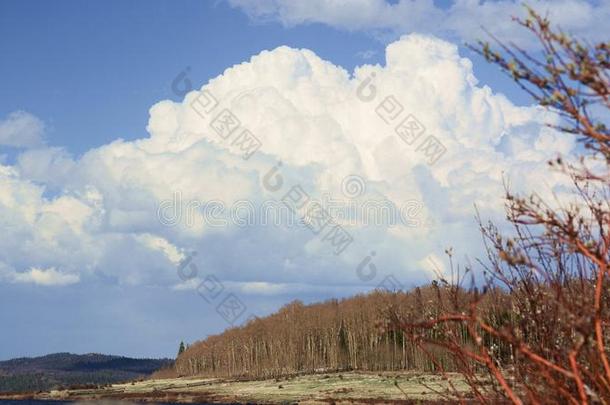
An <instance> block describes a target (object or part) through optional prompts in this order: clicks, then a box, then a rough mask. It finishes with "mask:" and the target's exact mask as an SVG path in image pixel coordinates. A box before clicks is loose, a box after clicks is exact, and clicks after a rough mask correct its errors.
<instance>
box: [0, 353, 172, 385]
mask: <svg viewBox="0 0 610 405" xmlns="http://www.w3.org/2000/svg"><path fill="white" fill-rule="evenodd" d="M172 363H173V360H169V359H132V358H128V357H120V356H107V355H103V354H93V353H92V354H83V355H78V354H70V353H56V354H49V355H47V356H42V357H32V358H27V357H24V358H19V359H13V360H7V361H0V392H24V391H46V390H49V389H54V388H60V387H70V386H77V385H81V386H82V385H103V384H112V383H117V382H121V381H129V380H132V379H136V378H139V377H144V376H148V375H150V374H152V373H153V372H154V371H156V370H158V369H160V368H163V367H167V366H169V365H171V364H172Z"/></svg>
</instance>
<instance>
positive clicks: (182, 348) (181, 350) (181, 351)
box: [178, 342, 185, 356]
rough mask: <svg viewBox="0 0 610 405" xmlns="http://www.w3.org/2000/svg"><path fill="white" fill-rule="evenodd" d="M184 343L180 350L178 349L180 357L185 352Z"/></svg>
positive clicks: (181, 343)
mask: <svg viewBox="0 0 610 405" xmlns="http://www.w3.org/2000/svg"><path fill="white" fill-rule="evenodd" d="M184 350H185V349H184V342H180V348H179V349H178V356H180V355H181V354H182V353H183V352H184Z"/></svg>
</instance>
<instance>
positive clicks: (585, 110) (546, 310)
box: [390, 9, 610, 404]
mask: <svg viewBox="0 0 610 405" xmlns="http://www.w3.org/2000/svg"><path fill="white" fill-rule="evenodd" d="M528 11H529V17H528V18H527V19H525V20H522V19H515V20H516V23H518V24H521V25H522V26H523V27H524V28H525V29H527V30H529V31H530V32H531V33H532V34H533V35H534V36H535V37H536V38H537V40H538V42H539V43H540V45H541V47H542V51H541V52H540V55H541V56H537V55H538V54H536V55H532V54H530V53H528V52H525V51H524V50H522V49H520V48H519V47H517V46H515V45H514V44H504V43H502V42H500V41H497V40H495V38H494V40H495V43H496V47H497V48H498V49H499V50H494V49H493V47H492V46H491V45H490V44H489V43H485V42H480V43H479V44H478V45H477V46H472V47H471V48H472V49H473V50H475V51H476V52H478V53H480V54H481V55H483V56H484V57H485V58H486V59H487V60H488V61H489V62H491V63H493V64H496V65H498V66H499V67H500V68H501V69H502V70H503V71H504V72H505V73H507V74H508V75H510V76H511V77H512V78H513V79H514V80H515V81H516V82H517V83H518V85H519V86H520V87H521V88H522V89H524V90H525V91H526V92H527V93H528V94H530V95H531V96H532V97H533V99H534V100H535V101H536V102H538V103H539V104H540V105H542V106H545V107H547V108H548V109H549V110H550V111H552V112H554V113H556V114H558V115H559V117H560V120H559V123H558V124H550V126H552V127H553V128H555V129H557V130H559V131H560V132H563V133H565V134H566V136H575V137H576V138H577V140H578V141H579V142H580V144H582V145H583V147H582V148H581V150H582V152H581V153H580V155H579V156H568V157H557V158H556V159H554V160H553V161H551V162H549V165H550V169H549V170H558V171H560V172H561V173H563V174H564V175H565V176H568V178H569V179H571V184H573V201H572V202H569V203H565V202H560V201H554V202H548V201H547V202H545V201H543V200H542V199H540V198H539V197H538V196H537V195H535V194H534V195H532V196H529V197H522V196H519V195H515V194H514V193H512V192H511V191H510V188H509V187H506V190H507V192H506V196H505V197H506V213H507V219H508V221H509V222H510V223H511V224H512V225H513V228H514V234H511V235H510V236H504V235H502V234H501V233H500V232H499V230H498V228H497V227H496V226H495V225H494V224H492V223H486V224H482V222H481V220H480V219H479V223H480V224H481V230H482V233H483V236H484V241H485V244H486V248H487V252H488V260H487V261H485V262H481V263H480V264H481V265H482V266H483V272H484V274H485V280H486V282H485V286H484V288H483V289H481V291H479V289H477V288H476V287H475V286H474V284H471V286H470V295H469V296H468V302H467V304H466V305H464V304H463V302H460V300H462V301H463V298H464V296H463V290H462V289H461V288H458V287H459V286H463V285H464V283H465V282H467V278H466V277H464V275H463V274H462V275H459V273H460V267H459V266H454V265H453V263H452V265H451V267H452V271H453V272H454V273H455V274H457V275H458V276H457V277H456V278H455V279H456V280H457V281H454V282H448V281H447V280H442V284H441V286H440V287H439V288H440V289H443V290H446V291H449V292H450V294H449V295H450V296H451V297H452V298H451V299H449V300H444V301H442V300H439V305H440V306H441V309H442V312H441V313H440V314H439V315H438V316H435V317H433V318H432V319H422V318H420V319H418V320H413V319H410V317H409V316H405V315H404V314H401V313H400V312H399V311H394V312H392V313H391V314H390V319H391V324H392V325H394V327H397V328H399V329H400V330H402V331H404V332H405V333H406V334H407V336H408V338H409V339H410V341H411V342H412V343H413V344H414V345H416V346H417V347H419V348H420V349H421V350H422V351H423V352H425V353H427V355H428V356H429V358H430V359H431V361H434V362H435V363H439V359H444V357H439V356H438V355H437V354H436V353H433V352H431V348H436V349H441V350H442V353H443V356H445V355H447V354H449V355H450V356H451V357H452V358H453V359H454V361H455V364H457V365H458V366H459V369H460V371H461V372H462V373H463V374H464V376H465V377H466V379H467V380H468V382H469V383H470V385H471V387H472V390H473V394H474V395H475V397H476V398H477V399H478V401H479V402H481V403H495V402H496V401H498V400H505V401H509V402H512V403H515V404H521V403H524V402H527V403H560V404H564V403H573V404H579V403H589V402H601V403H610V363H609V360H608V354H609V349H608V340H609V323H608V322H609V313H608V310H609V305H610V283H608V277H607V276H608V275H609V274H608V272H609V271H610V268H609V263H610V255H609V249H610V132H609V131H608V128H607V126H606V124H605V123H604V120H607V119H608V114H609V112H610V111H609V109H610V104H609V100H608V96H609V91H610V90H609V80H608V69H609V68H610V58H609V49H610V42H602V43H598V44H594V45H591V44H588V43H585V42H583V41H579V40H577V39H575V38H573V37H571V36H569V35H567V34H565V33H563V32H561V31H560V30H558V29H554V28H552V27H551V24H550V22H549V21H548V19H547V18H545V17H542V16H540V15H538V14H537V13H536V12H535V11H533V10H532V9H528ZM492 38H493V37H492ZM448 253H449V257H450V260H451V252H448ZM468 272H471V269H470V268H466V270H465V271H464V272H463V273H468ZM503 292H507V293H508V295H504V294H503ZM490 295H497V296H498V297H499V298H498V299H500V300H501V301H504V300H506V299H507V300H508V302H503V303H501V304H500V303H498V305H497V308H496V309H492V310H491V311H490V307H489V305H486V306H484V305H482V302H483V301H485V302H488V303H489V302H490V300H489V299H487V300H486V299H485V297H489V296H490ZM491 301H492V302H493V301H494V300H491ZM502 308H504V309H505V310H506V309H508V311H503V310H502ZM431 331H435V332H436V333H435V334H431V333H430V332H431ZM463 331H465V332H466V335H462V336H460V333H462V332H463Z"/></svg>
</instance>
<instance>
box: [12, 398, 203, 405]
mask: <svg viewBox="0 0 610 405" xmlns="http://www.w3.org/2000/svg"><path fill="white" fill-rule="evenodd" d="M66 404H70V405H74V404H82V405H130V404H144V403H138V402H129V401H110V400H100V401H35V400H25V401H12V400H2V399H0V405H66ZM145 404H146V405H175V404H169V403H166V402H146V403H145ZM189 405H191V404H189ZM192 405H211V404H206V403H199V404H192Z"/></svg>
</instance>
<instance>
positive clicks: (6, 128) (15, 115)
mask: <svg viewBox="0 0 610 405" xmlns="http://www.w3.org/2000/svg"><path fill="white" fill-rule="evenodd" d="M43 133H44V123H43V122H42V121H41V120H40V119H39V118H37V117H36V116H34V115H32V114H30V113H28V112H26V111H14V112H12V113H10V114H9V115H8V116H7V117H6V118H4V119H0V146H14V147H18V148H31V147H35V146H41V145H42V144H43V143H44V141H43V138H42V135H43Z"/></svg>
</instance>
